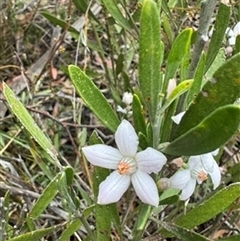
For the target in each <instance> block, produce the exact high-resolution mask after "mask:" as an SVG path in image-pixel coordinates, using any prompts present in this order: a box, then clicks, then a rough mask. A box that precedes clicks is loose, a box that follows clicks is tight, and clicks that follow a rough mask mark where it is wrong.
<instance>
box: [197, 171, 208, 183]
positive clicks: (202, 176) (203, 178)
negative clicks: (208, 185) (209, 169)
mask: <svg viewBox="0 0 240 241" xmlns="http://www.w3.org/2000/svg"><path fill="white" fill-rule="evenodd" d="M198 178H199V179H200V180H201V181H202V182H203V181H205V180H207V178H208V176H207V174H206V173H205V172H204V171H199V172H198Z"/></svg>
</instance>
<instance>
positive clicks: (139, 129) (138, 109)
mask: <svg viewBox="0 0 240 241" xmlns="http://www.w3.org/2000/svg"><path fill="white" fill-rule="evenodd" d="M132 110H133V123H134V128H135V130H136V133H142V134H144V135H146V134H147V133H146V123H145V119H144V115H143V108H142V104H141V101H140V99H139V97H138V96H137V95H136V94H134V95H133V102H132Z"/></svg>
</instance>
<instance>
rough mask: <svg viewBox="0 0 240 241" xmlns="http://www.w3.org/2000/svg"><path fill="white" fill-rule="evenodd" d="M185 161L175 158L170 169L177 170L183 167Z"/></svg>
mask: <svg viewBox="0 0 240 241" xmlns="http://www.w3.org/2000/svg"><path fill="white" fill-rule="evenodd" d="M182 165H183V159H182V158H181V157H178V158H175V159H173V160H172V161H171V162H170V167H171V168H172V170H177V169H178V168H180V167H182Z"/></svg>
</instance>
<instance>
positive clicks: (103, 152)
mask: <svg viewBox="0 0 240 241" xmlns="http://www.w3.org/2000/svg"><path fill="white" fill-rule="evenodd" d="M82 151H83V153H84V155H85V156H86V158H87V159H88V161H89V162H91V163H92V164H93V165H95V166H99V167H105V168H109V169H117V164H118V162H119V161H120V160H121V159H122V158H123V156H122V155H121V153H120V152H119V151H118V150H117V149H116V148H113V147H111V146H107V145H104V144H96V145H93V146H87V147H83V148H82Z"/></svg>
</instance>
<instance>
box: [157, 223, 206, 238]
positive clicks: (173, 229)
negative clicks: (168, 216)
mask: <svg viewBox="0 0 240 241" xmlns="http://www.w3.org/2000/svg"><path fill="white" fill-rule="evenodd" d="M161 225H162V227H164V228H165V229H166V230H167V231H169V232H170V233H172V234H173V235H174V236H175V237H177V238H178V239H179V240H184V241H193V240H194V241H210V239H208V238H206V237H204V236H202V235H200V234H198V233H196V232H194V231H191V230H188V229H186V228H182V227H180V226H178V225H175V224H173V223H166V222H163V223H162V224H161Z"/></svg>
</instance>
